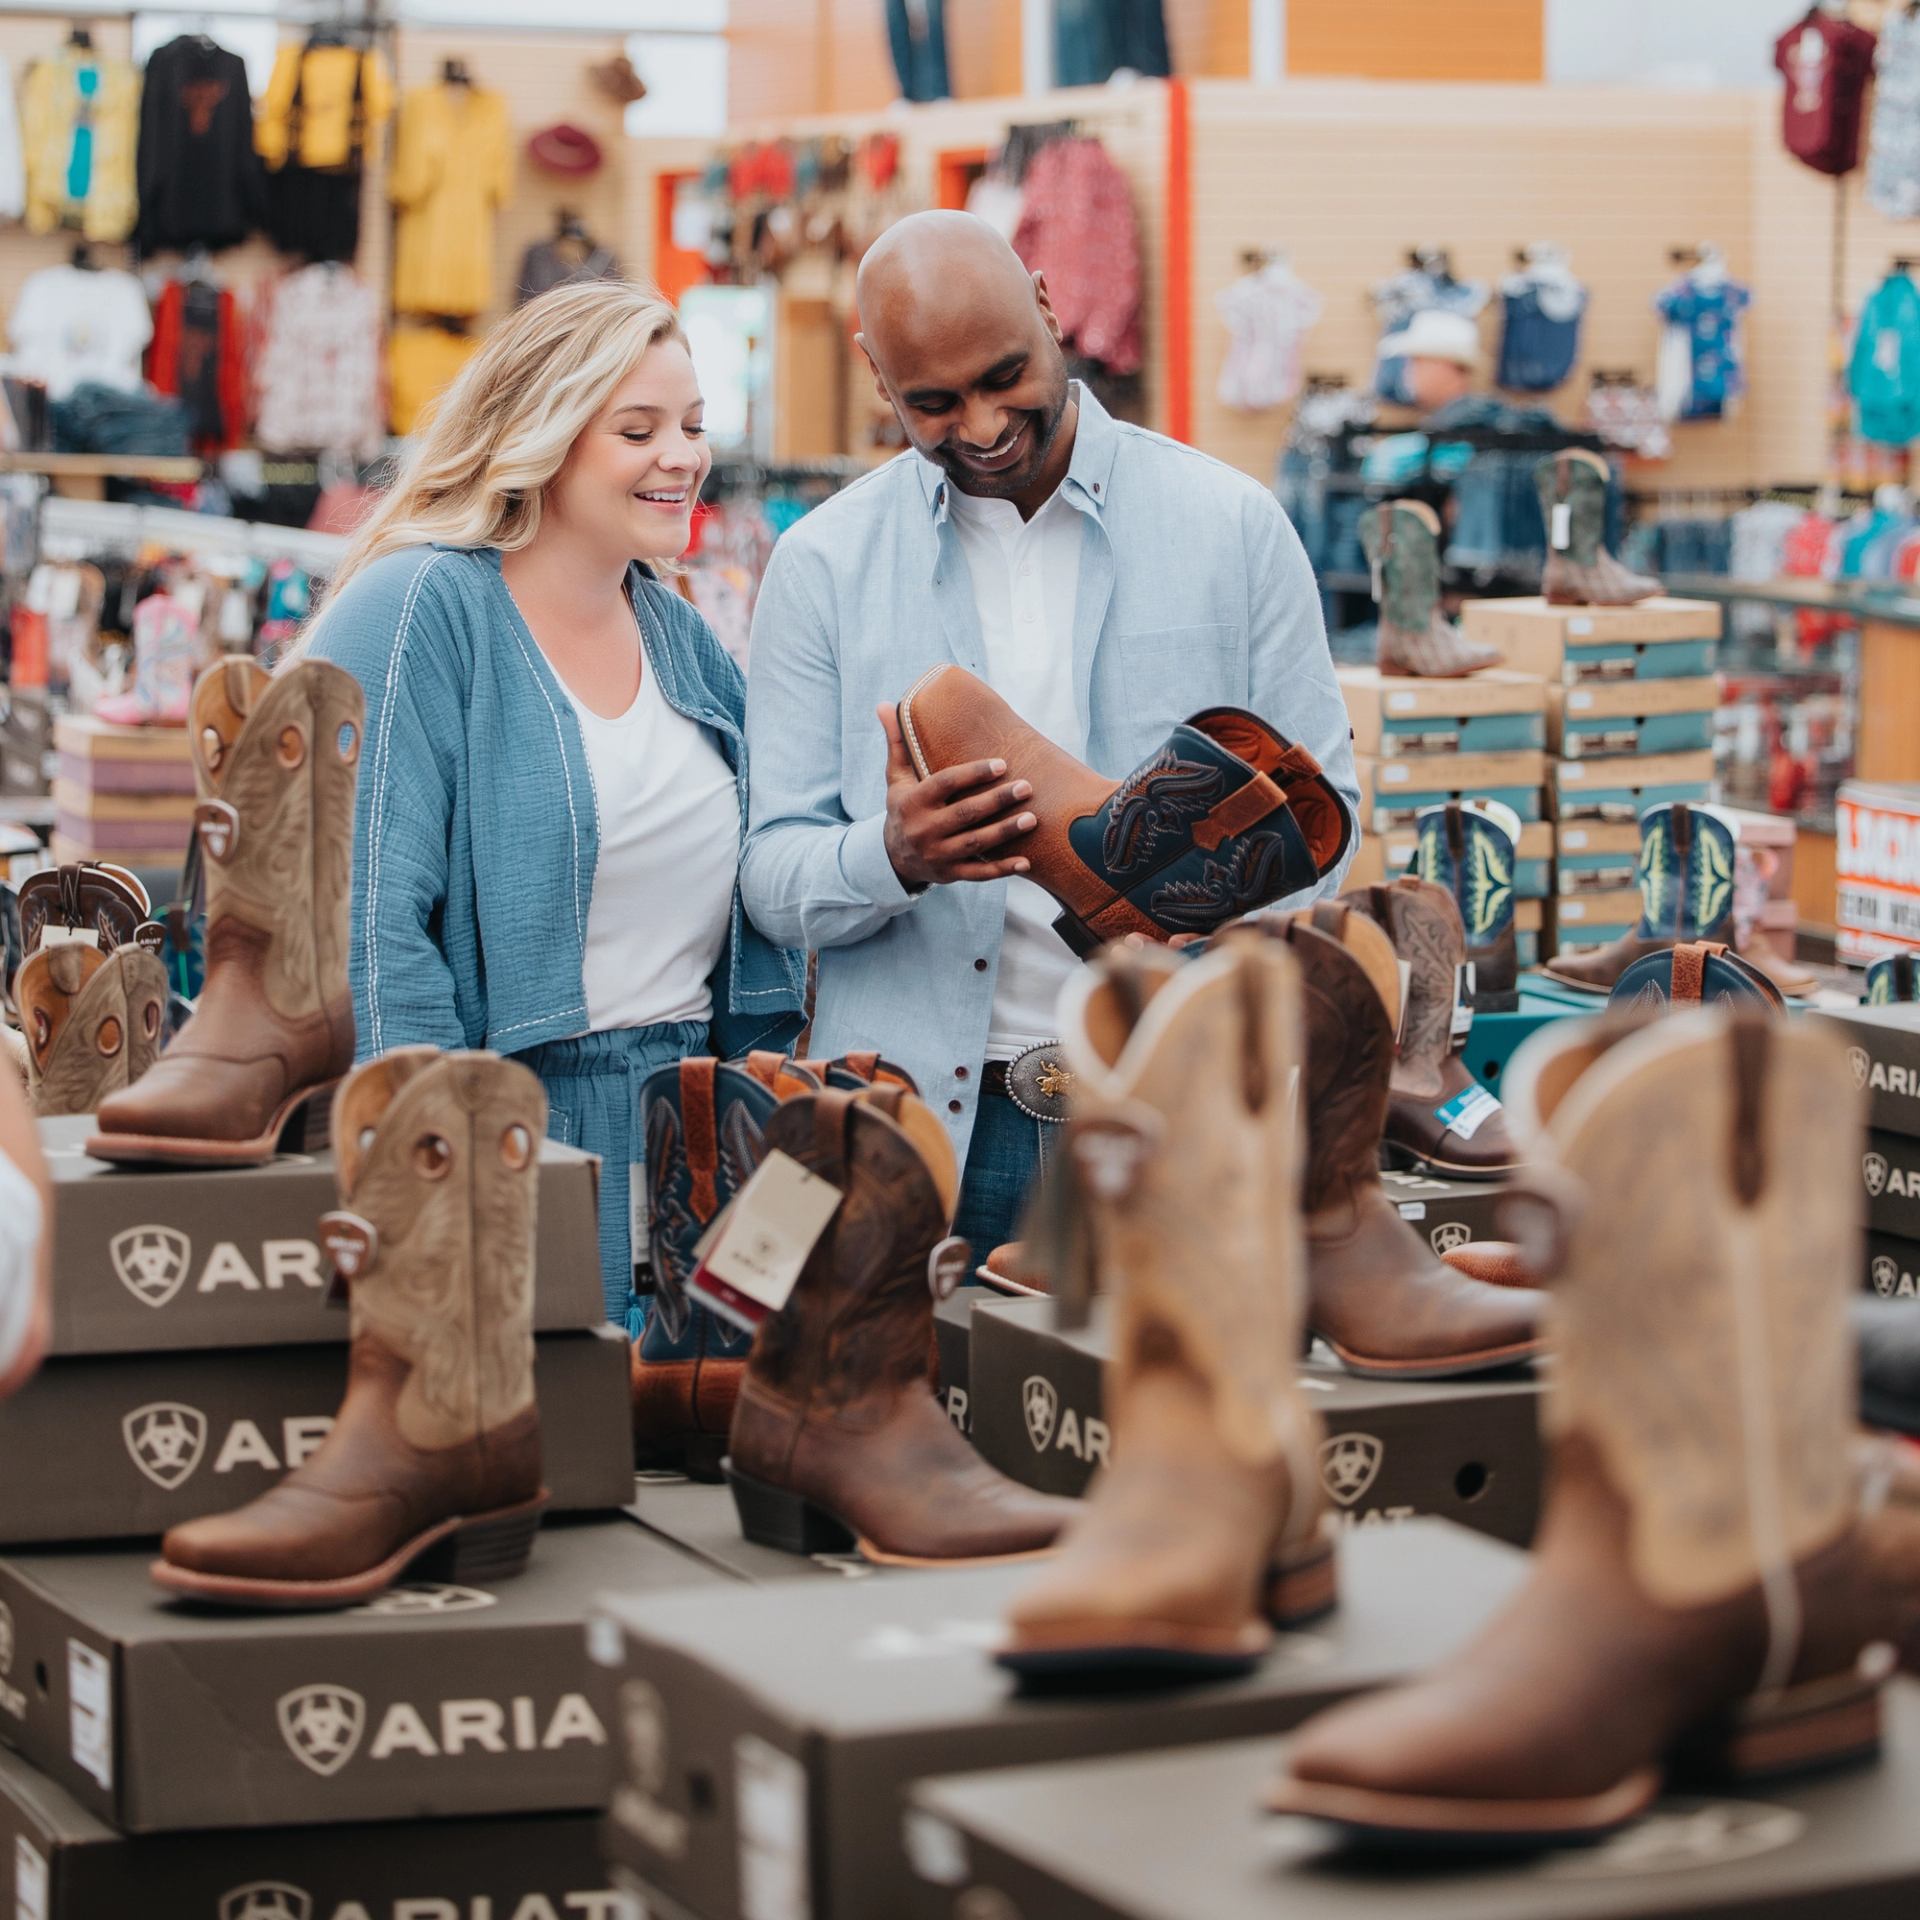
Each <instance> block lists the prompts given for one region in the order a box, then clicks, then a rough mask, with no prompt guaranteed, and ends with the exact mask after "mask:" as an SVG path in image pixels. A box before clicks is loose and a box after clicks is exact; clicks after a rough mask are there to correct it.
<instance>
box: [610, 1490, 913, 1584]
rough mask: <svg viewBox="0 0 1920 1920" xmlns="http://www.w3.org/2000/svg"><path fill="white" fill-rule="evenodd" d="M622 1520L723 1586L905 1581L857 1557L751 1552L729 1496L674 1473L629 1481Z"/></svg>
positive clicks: (757, 1548) (753, 1546)
mask: <svg viewBox="0 0 1920 1920" xmlns="http://www.w3.org/2000/svg"><path fill="white" fill-rule="evenodd" d="M624 1511H625V1513H626V1515H627V1518H628V1519H630V1520H633V1521H636V1522H638V1523H639V1525H641V1526H643V1527H645V1528H647V1529H648V1531H649V1532H652V1533H657V1534H658V1535H659V1536H660V1537H661V1538H662V1539H663V1540H665V1541H667V1542H668V1543H669V1544H671V1545H672V1546H675V1547H678V1548H679V1549H680V1551H681V1552H682V1553H688V1554H691V1555H692V1556H693V1557H694V1558H695V1559H696V1560H699V1561H700V1562H702V1563H703V1564H704V1565H706V1566H709V1567H711V1568H712V1569H713V1570H714V1572H716V1573H718V1574H722V1575H724V1576H725V1577H726V1578H727V1579H729V1580H739V1581H744V1582H745V1583H746V1584H747V1585H749V1586H756V1587H757V1586H764V1585H766V1584H767V1582H769V1581H771V1580H805V1579H809V1578H813V1577H817V1576H818V1575H820V1574H823V1573H825V1574H831V1575H832V1576H833V1577H834V1578H836V1579H840V1580H893V1579H900V1578H908V1577H911V1576H907V1575H902V1574H901V1573H899V1572H897V1571H895V1570H893V1569H890V1568H887V1567H878V1566H875V1565H874V1564H873V1563H872V1562H871V1561H867V1560H863V1559H861V1557H860V1556H859V1555H858V1554H857V1553H813V1554H802V1553H782V1552H781V1551H780V1550H779V1549H778V1548H777V1547H762V1546H757V1545H756V1544H755V1543H754V1542H753V1541H751V1540H749V1539H747V1538H746V1537H745V1536H744V1535H743V1534H742V1533H741V1531H740V1516H739V1514H738V1513H737V1512H736V1511H735V1509H734V1504H733V1494H732V1493H731V1491H730V1490H729V1489H727V1488H726V1487H722V1486H708V1485H703V1484H702V1483H700V1482H699V1481H695V1480H688V1479H684V1478H683V1477H682V1476H681V1475H679V1474H676V1473H646V1472H642V1473H639V1474H636V1475H635V1476H634V1487H633V1500H632V1503H631V1504H630V1505H629V1506H627V1507H626V1508H625V1509H624Z"/></svg>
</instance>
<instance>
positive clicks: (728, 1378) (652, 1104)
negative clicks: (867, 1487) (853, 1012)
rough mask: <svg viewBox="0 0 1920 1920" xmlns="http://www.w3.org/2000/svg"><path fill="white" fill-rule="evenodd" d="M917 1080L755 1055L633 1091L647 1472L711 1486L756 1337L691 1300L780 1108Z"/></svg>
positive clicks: (637, 1428) (638, 1428)
mask: <svg viewBox="0 0 1920 1920" xmlns="http://www.w3.org/2000/svg"><path fill="white" fill-rule="evenodd" d="M875 1085H879V1086H900V1087H906V1088H909V1089H911V1087H912V1085H913V1082H912V1079H911V1078H910V1076H909V1075H908V1074H907V1073H906V1071H905V1070H904V1069H903V1068H900V1067H896V1066H894V1065H892V1064H891V1063H890V1062H888V1061H885V1060H882V1059H881V1058H880V1056H879V1055H878V1054H877V1053H872V1052H860V1053H851V1054H848V1055H846V1056H845V1057H843V1058H842V1059H839V1060H833V1061H825V1062H820V1061H811V1060H793V1059H788V1058H785V1057H784V1056H782V1055H780V1054H777V1053H767V1052H756V1053H750V1054H748V1055H747V1057H746V1058H745V1059H744V1060H742V1061H739V1062H737V1063H729V1062H724V1061H719V1060H713V1059H707V1058H699V1059H691V1060H683V1061H681V1062H680V1063H679V1064H678V1065H677V1066H671V1067H662V1068H660V1069H659V1070H658V1071H657V1072H655V1073H652V1074H649V1075H648V1076H647V1079H646V1082H645V1084H644V1085H643V1086H642V1088H641V1090H640V1107H641V1116H642V1119H641V1124H642V1127H643V1129H644V1137H645V1140H646V1166H647V1200H648V1229H647V1236H648V1248H649V1253H650V1257H651V1268H652V1274H653V1296H652V1303H651V1307H650V1310H649V1312H648V1314H647V1317H646V1321H645V1323H644V1325H643V1326H642V1327H641V1329H640V1334H639V1337H638V1338H637V1339H636V1340H635V1341H634V1343H633V1350H632V1360H631V1363H630V1364H631V1376H632V1391H633V1438H634V1457H635V1460H636V1462H637V1463H638V1464H639V1465H640V1466H642V1467H659V1468H668V1469H674V1470H677V1471H680V1472H683V1473H686V1474H688V1475H690V1476H691V1477H692V1478H694V1479H696V1480H716V1481H717V1480H718V1479H719V1478H720V1460H721V1456H722V1455H723V1454H724V1453H725V1452H726V1447H727V1430H728V1428H729V1427H730V1426H731V1424H732V1421H733V1407H734V1402H735V1400H736V1399H737V1398H738V1396H739V1392H740V1381H741V1377H742V1375H743V1374H744V1373H745V1371H746V1365H747V1352H748V1349H749V1348H750V1347H751V1346H752V1344H753V1342H752V1336H751V1335H750V1334H748V1333H747V1332H746V1331H744V1330H743V1329H742V1328H739V1327H736V1326H735V1325H734V1324H733V1323H732V1322H731V1321H728V1320H724V1319H722V1318H721V1317H720V1316H719V1315H718V1314H715V1313H712V1312H709V1311H708V1310H707V1309H706V1308H705V1307H703V1306H700V1305H698V1304H697V1303H696V1302H695V1301H694V1300H693V1299H692V1298H691V1297H690V1296H689V1294H688V1291H687V1285H688V1282H689V1281H690V1280H691V1279H692V1278H693V1274H694V1269H695V1267H696V1266H697V1265H698V1264H699V1261H698V1254H697V1249H698V1247H699V1245H700V1241H701V1239H702V1237H703V1236H704V1235H705V1234H706V1232H707V1230H708V1228H709V1227H711V1226H712V1225H713V1223H714V1221H715V1220H717V1219H718V1218H719V1217H720V1215H721V1214H722V1213H723V1212H724V1211H725V1210H726V1208H727V1207H728V1205H729V1204H730V1203H731V1202H732V1200H733V1197H734V1195H735V1194H736V1193H738V1192H739V1190H740V1189H741V1188H742V1187H743V1186H745V1185H746V1183H747V1181H748V1180H749V1179H750V1178H751V1177H752V1175H753V1173H754V1171H755V1169H756V1168H757V1167H758V1166H759V1165H760V1162H761V1160H762V1159H763V1158H764V1156H765V1153H766V1126H767V1122H768V1120H769V1119H771V1118H772V1115H773V1110H774V1108H775V1107H777V1106H778V1105H779V1104H780V1102H781V1101H783V1100H790V1099H793V1098H795V1097H797V1096H798V1095H801V1094H805V1093H817V1092H819V1091H820V1090H821V1088H823V1087H827V1086H833V1087H842V1088H848V1089H852V1090H856V1091H857V1090H858V1089H860V1088H862V1087H869V1086H875Z"/></svg>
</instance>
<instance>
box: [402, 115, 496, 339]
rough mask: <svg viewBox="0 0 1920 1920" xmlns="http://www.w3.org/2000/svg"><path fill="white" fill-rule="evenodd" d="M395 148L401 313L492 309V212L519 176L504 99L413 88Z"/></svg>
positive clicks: (483, 310) (464, 311)
mask: <svg viewBox="0 0 1920 1920" xmlns="http://www.w3.org/2000/svg"><path fill="white" fill-rule="evenodd" d="M393 145H394V152H393V175H392V178H391V179H390V180H389V181H388V183H387V190H388V192H389V193H390V194H391V195H392V196H393V203H394V205H395V206H397V207H398V208H399V209H400V217H399V220H398V221H397V222H396V223H395V228H394V236H393V305H394V310H395V312H397V313H445V314H453V315H462V316H465V315H471V314H476V313H484V312H486V310H487V309H488V308H489V307H491V306H492V305H493V295H494V277H495V276H494V259H493V225H494V221H493V216H494V212H495V210H496V209H497V208H498V207H499V206H500V204H501V202H502V201H504V200H505V199H506V197H507V194H508V191H509V189H510V188H511V185H512V181H513V132H512V126H511V123H510V122H509V119H508V115H507V103H506V100H505V98H504V97H503V96H502V95H500V94H498V93H494V92H492V91H490V90H489V89H487V88H485V87H462V86H449V85H446V84H445V83H440V84H436V85H433V86H427V87H412V88H409V89H408V91H407V96H406V98H405V99H404V100H403V101H402V102H401V104H400V125H399V130H398V132H397V133H396V134H395V136H394V143H393Z"/></svg>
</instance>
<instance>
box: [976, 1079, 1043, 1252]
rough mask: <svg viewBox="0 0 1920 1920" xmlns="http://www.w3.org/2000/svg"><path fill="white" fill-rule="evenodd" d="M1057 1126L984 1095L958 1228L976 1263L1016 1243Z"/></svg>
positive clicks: (999, 1098) (1006, 1101)
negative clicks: (1049, 1139)
mask: <svg viewBox="0 0 1920 1920" xmlns="http://www.w3.org/2000/svg"><path fill="white" fill-rule="evenodd" d="M1055 1132H1058V1128H1056V1127H1051V1126H1043V1125H1042V1124H1041V1123H1040V1122H1039V1121H1038V1120H1033V1119H1029V1118H1028V1117H1027V1115H1026V1114H1024V1113H1022V1112H1021V1111H1020V1109H1019V1108H1018V1107H1016V1106H1015V1105H1014V1104H1013V1102H1012V1101H1011V1100H1009V1099H1008V1098H1007V1096H1006V1095H1005V1094H1004V1093H983V1094H982V1095H981V1096H980V1109H979V1112H978V1113H977V1114H976V1115H975V1116H974V1122H973V1140H972V1142H971V1143H970V1144H969V1146H968V1148H967V1170H966V1173H965V1175H964V1176H963V1177H962V1179H961V1182H960V1204H959V1207H958V1208H957V1209H956V1211H955V1215H954V1222H953V1230H954V1232H955V1233H957V1234H958V1235H959V1236H960V1238H961V1239H963V1240H965V1241H967V1242H969V1243H970V1244H971V1246H972V1247H973V1257H974V1259H975V1261H981V1260H984V1259H985V1258H986V1257H987V1255H988V1254H990V1253H991V1252H992V1251H993V1250H994V1248H995V1247H997V1246H1001V1245H1003V1244H1004V1243H1005V1242H1007V1241H1009V1240H1011V1239H1013V1238H1014V1237H1015V1235H1016V1234H1017V1233H1018V1232H1019V1230H1020V1213H1021V1209H1022V1208H1023V1207H1025V1205H1026V1203H1027V1190H1028V1188H1030V1187H1031V1186H1032V1185H1033V1180H1034V1175H1035V1174H1037V1173H1038V1172H1040V1170H1041V1169H1042V1168H1043V1167H1044V1166H1045V1165H1046V1164H1047V1162H1048V1158H1049V1143H1048V1142H1047V1138H1046V1136H1047V1135H1048V1134H1049V1133H1055Z"/></svg>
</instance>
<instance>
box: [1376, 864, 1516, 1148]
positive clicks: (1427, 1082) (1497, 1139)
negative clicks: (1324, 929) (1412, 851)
mask: <svg viewBox="0 0 1920 1920" xmlns="http://www.w3.org/2000/svg"><path fill="white" fill-rule="evenodd" d="M1340 904H1341V905H1342V906H1345V907H1350V908H1352V910H1353V911H1354V912H1355V913H1363V914H1365V915H1366V916H1367V918H1368V919H1369V920H1371V921H1372V922H1373V923H1374V925H1375V926H1377V927H1378V928H1379V929H1380V930H1381V932H1383V933H1384V934H1385V935H1386V936H1387V938H1388V939H1389V940H1390V941H1392V943H1393V950H1394V954H1395V956H1396V957H1397V958H1398V960H1399V962H1400V965H1401V967H1402V969H1403V970H1404V974H1405V980H1406V993H1405V997H1404V1001H1403V1004H1402V1007H1401V1013H1400V1029H1399V1037H1398V1040H1397V1042H1396V1044H1395V1047H1394V1058H1393V1073H1392V1076H1391V1079H1390V1080H1389V1083H1388V1087H1389V1091H1388V1098H1387V1121H1386V1128H1385V1131H1384V1133H1383V1135H1382V1144H1383V1145H1384V1147H1385V1149H1386V1153H1387V1157H1388V1159H1389V1161H1390V1162H1392V1163H1394V1164H1400V1165H1406V1164H1411V1165H1413V1166H1416V1167H1424V1168H1426V1169H1427V1170H1428V1171H1430V1172H1432V1173H1437V1174H1440V1175H1442V1176H1443V1177H1445V1178H1449V1179H1454V1180H1498V1179H1502V1178H1504V1177H1505V1176H1506V1175H1507V1174H1510V1173H1512V1172H1513V1171H1514V1170H1515V1169H1516V1168H1517V1167H1518V1165H1519V1154H1518V1151H1517V1149H1516V1148H1515V1146H1514V1144H1513V1136H1512V1135H1511V1134H1510V1133H1509V1132H1508V1131H1507V1122H1506V1116H1505V1114H1504V1113H1502V1111H1501V1108H1500V1102H1499V1101H1498V1100H1496V1099H1495V1098H1494V1097H1493V1095H1492V1094H1490V1093H1489V1092H1487V1090H1486V1089H1485V1088H1484V1087H1482V1086H1481V1085H1480V1083H1479V1082H1478V1081H1477V1080H1476V1079H1474V1077H1473V1075H1472V1074H1470V1073H1469V1072H1468V1071H1467V1067H1466V1062H1465V1061H1464V1060H1463V1059H1462V1058H1461V1050H1462V1049H1463V1048H1464V1047H1465V1045H1466V1039H1467V1033H1468V1030H1469V1024H1468V1023H1470V1022H1471V1019H1472V1007H1471V1004H1470V1003H1469V1002H1468V1000H1467V998H1466V995H1465V993H1464V991H1463V986H1462V982H1463V979H1464V978H1465V969H1466V965H1467V936H1466V929H1465V928H1464V927H1463V926H1462V925H1461V921H1460V910H1459V908H1458V907H1457V906H1455V905H1454V901H1453V895H1452V894H1451V893H1450V892H1449V891H1448V890H1447V889H1446V888H1445V887H1442V886H1436V885H1435V884H1434V883H1433V882H1432V881H1430V880H1419V879H1415V878H1414V877H1413V876H1411V875H1407V876H1405V877H1403V878H1401V879H1398V880H1395V881H1394V882H1393V883H1392V884H1391V885H1389V886H1369V887H1354V888H1352V889H1350V890H1349V891H1348V892H1346V893H1343V894H1342V895H1341V896H1340ZM1457 1014H1464V1015H1465V1016H1466V1018H1465V1020H1464V1021H1463V1020H1460V1019H1458V1018H1456V1015H1457Z"/></svg>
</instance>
